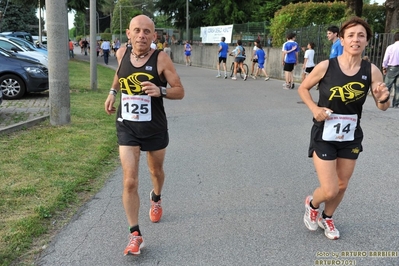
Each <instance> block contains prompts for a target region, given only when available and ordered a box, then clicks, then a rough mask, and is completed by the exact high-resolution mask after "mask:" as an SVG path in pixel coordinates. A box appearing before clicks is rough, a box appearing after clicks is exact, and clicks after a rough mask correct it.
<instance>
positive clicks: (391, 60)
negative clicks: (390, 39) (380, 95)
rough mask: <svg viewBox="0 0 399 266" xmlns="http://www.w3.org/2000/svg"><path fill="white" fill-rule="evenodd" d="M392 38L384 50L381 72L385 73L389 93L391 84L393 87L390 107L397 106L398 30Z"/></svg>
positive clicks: (398, 76) (398, 86)
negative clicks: (391, 41)
mask: <svg viewBox="0 0 399 266" xmlns="http://www.w3.org/2000/svg"><path fill="white" fill-rule="evenodd" d="M394 40H395V42H394V43H393V44H391V45H389V46H388V47H387V49H386V51H385V55H384V59H383V61H382V72H383V74H384V75H385V83H386V84H387V87H388V90H389V93H391V89H392V86H393V88H394V95H393V101H392V107H393V108H399V32H396V33H395V35H394Z"/></svg>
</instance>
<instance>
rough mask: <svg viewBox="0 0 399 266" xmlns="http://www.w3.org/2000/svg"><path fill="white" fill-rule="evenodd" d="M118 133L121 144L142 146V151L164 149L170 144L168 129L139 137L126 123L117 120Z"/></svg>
mask: <svg viewBox="0 0 399 266" xmlns="http://www.w3.org/2000/svg"><path fill="white" fill-rule="evenodd" d="M116 134H117V137H118V144H119V145H120V146H140V150H142V151H157V150H162V149H164V148H166V147H167V146H168V144H169V133H168V131H164V132H161V133H158V134H155V135H152V136H149V137H145V138H138V137H136V135H135V134H134V133H133V131H132V130H131V129H130V128H129V127H128V126H126V125H125V123H121V122H116Z"/></svg>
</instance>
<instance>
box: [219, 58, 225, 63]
mask: <svg viewBox="0 0 399 266" xmlns="http://www.w3.org/2000/svg"><path fill="white" fill-rule="evenodd" d="M226 60H227V58H226V57H219V64H220V63H222V62H223V63H226Z"/></svg>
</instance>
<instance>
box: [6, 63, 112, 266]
mask: <svg viewBox="0 0 399 266" xmlns="http://www.w3.org/2000/svg"><path fill="white" fill-rule="evenodd" d="M89 73H90V65H89V63H87V62H80V61H75V60H70V61H69V81H70V106H71V123H70V124H69V125H65V126H51V125H50V123H49V120H47V121H44V122H42V123H40V124H39V125H37V126H35V127H32V128H28V129H25V130H21V131H18V132H14V133H11V134H9V135H3V136H1V140H0V150H1V151H2V159H1V164H0V265H2V266H4V265H11V264H13V265H14V264H18V265H32V263H33V261H34V259H35V256H37V254H38V252H39V251H40V248H41V246H43V245H46V244H47V243H48V241H49V240H50V238H51V236H52V235H53V234H54V232H56V231H57V230H59V229H60V228H61V227H62V226H63V225H64V224H65V223H67V221H68V219H69V218H71V216H72V215H73V213H74V212H75V211H76V210H77V209H78V208H79V206H81V205H82V204H83V203H84V202H85V201H87V200H88V199H90V198H91V196H92V195H94V194H95V193H96V192H97V191H98V190H99V189H100V188H101V187H102V186H103V184H104V181H105V180H106V179H107V178H108V177H109V173H110V172H112V170H114V169H115V167H116V166H117V165H118V160H117V158H118V153H117V143H116V133H115V116H108V115H107V114H106V113H105V111H104V101H105V99H106V97H107V94H108V90H109V88H110V87H111V82H112V79H113V75H114V73H115V72H114V70H112V69H109V68H106V67H102V66H98V67H97V76H98V87H99V88H98V90H97V91H92V90H90V75H89Z"/></svg>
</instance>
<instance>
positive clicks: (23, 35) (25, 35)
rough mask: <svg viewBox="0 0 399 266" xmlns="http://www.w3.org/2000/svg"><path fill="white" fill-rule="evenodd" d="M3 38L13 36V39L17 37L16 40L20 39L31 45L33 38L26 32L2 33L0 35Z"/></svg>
mask: <svg viewBox="0 0 399 266" xmlns="http://www.w3.org/2000/svg"><path fill="white" fill-rule="evenodd" d="M0 34H1V35H3V36H13V37H17V38H21V39H24V40H27V41H28V42H31V43H33V38H32V35H31V34H30V33H28V32H24V31H8V32H2V33H0Z"/></svg>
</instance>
